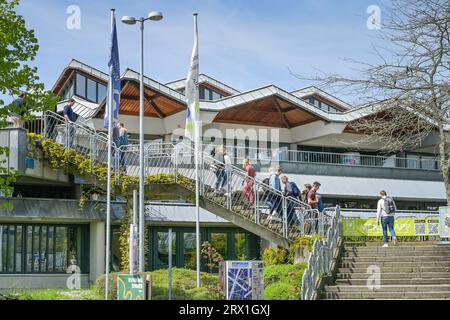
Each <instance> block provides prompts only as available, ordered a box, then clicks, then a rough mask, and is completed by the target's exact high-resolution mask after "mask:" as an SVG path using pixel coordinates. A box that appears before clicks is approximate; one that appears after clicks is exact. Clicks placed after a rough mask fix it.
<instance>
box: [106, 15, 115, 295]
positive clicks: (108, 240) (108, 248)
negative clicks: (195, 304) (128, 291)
mask: <svg viewBox="0 0 450 320" xmlns="http://www.w3.org/2000/svg"><path fill="white" fill-rule="evenodd" d="M114 18H115V9H111V34H112V33H113V32H114ZM110 68H111V67H110ZM110 73H111V72H110ZM109 82H110V83H109V87H108V90H109V97H108V98H109V99H108V100H109V103H108V104H107V106H106V107H107V108H108V179H107V187H106V261H105V268H106V271H105V273H106V279H105V281H106V282H105V300H108V294H109V265H110V257H109V254H110V251H111V235H110V229H111V165H112V159H111V158H112V152H111V146H112V130H111V127H112V113H113V108H112V106H113V100H114V88H113V87H114V86H113V79H111V76H110V79H109Z"/></svg>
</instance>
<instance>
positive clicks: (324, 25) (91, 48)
mask: <svg viewBox="0 0 450 320" xmlns="http://www.w3.org/2000/svg"><path fill="white" fill-rule="evenodd" d="M70 5H78V6H79V7H80V9H81V29H80V30H69V29H68V28H67V27H66V20H67V18H68V17H69V14H67V13H66V10H67V7H68V6H70ZM369 5H380V6H382V5H383V1H382V0H378V1H377V0H342V1H337V0H296V1H286V0H279V1H273V0H272V1H266V0H241V1H239V0H221V1H218V0H183V1H181V0H178V1H174V0H165V1H161V0H154V1H143V0H128V1H106V0H96V1H93V0H90V1H85V0H71V1H66V0H58V1H56V0H53V1H50V0H22V2H21V4H20V6H19V8H18V11H19V13H20V14H22V15H23V16H24V18H25V20H26V22H27V26H28V27H29V28H33V29H34V30H35V32H36V35H37V37H38V39H39V44H40V51H39V54H38V57H37V60H36V61H35V65H37V66H38V67H39V75H40V77H41V80H42V81H43V82H44V83H45V84H46V86H47V87H48V88H51V87H52V85H53V84H54V82H55V81H56V79H57V77H58V76H59V74H60V72H61V71H62V69H63V68H64V66H66V65H67V64H68V63H69V61H70V60H71V59H72V58H75V59H78V60H81V61H83V62H85V63H87V64H89V65H92V66H93V67H96V68H98V69H100V70H102V71H106V70H107V58H108V48H109V39H110V36H109V32H110V20H109V19H110V11H109V9H111V8H115V9H116V12H117V17H118V38H119V47H120V58H121V69H122V71H123V70H125V68H127V67H129V68H132V69H135V70H139V30H138V27H137V25H136V26H127V25H124V24H122V23H120V17H121V16H122V15H133V16H145V15H146V14H147V13H148V12H149V11H151V10H159V11H162V12H163V14H164V19H163V20H162V21H160V22H150V21H148V22H147V23H146V32H145V42H146V45H145V74H146V75H147V76H150V77H152V78H154V79H155V80H158V81H161V82H168V81H171V80H177V79H180V78H183V77H185V76H186V74H187V71H188V64H189V60H190V54H191V50H192V44H193V17H192V13H194V12H198V14H199V18H198V19H199V37H200V72H201V73H206V74H208V75H210V76H212V77H214V78H217V79H219V80H221V81H223V82H225V83H227V84H229V85H231V86H233V87H235V88H236V89H238V90H241V91H245V90H251V89H254V88H257V87H261V86H264V85H267V84H275V85H277V86H280V87H281V88H284V89H286V90H289V91H291V90H295V89H297V88H300V87H303V86H305V85H307V84H308V83H305V82H304V81H302V80H299V79H298V78H296V77H294V76H293V75H292V74H291V73H290V71H289V70H292V72H294V73H300V74H303V75H306V76H312V75H314V74H315V72H316V70H317V69H319V70H323V71H326V72H336V73H342V74H351V73H352V72H354V71H353V70H352V68H351V65H350V64H348V63H345V62H343V58H353V59H357V60H362V61H373V60H374V59H375V58H374V56H373V55H372V54H371V52H372V44H373V42H374V41H375V40H374V37H375V36H376V33H377V32H378V31H376V30H369V29H368V28H367V27H366V19H367V17H368V16H369V15H368V14H367V13H366V10H367V7H368V6H369Z"/></svg>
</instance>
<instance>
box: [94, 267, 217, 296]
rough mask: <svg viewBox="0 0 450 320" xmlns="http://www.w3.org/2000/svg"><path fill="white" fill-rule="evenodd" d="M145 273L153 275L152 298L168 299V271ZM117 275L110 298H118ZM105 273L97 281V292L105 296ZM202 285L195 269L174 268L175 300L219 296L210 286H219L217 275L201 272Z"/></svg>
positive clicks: (111, 288) (111, 284) (114, 274)
mask: <svg viewBox="0 0 450 320" xmlns="http://www.w3.org/2000/svg"><path fill="white" fill-rule="evenodd" d="M143 274H144V275H147V274H151V275H152V299H153V300H167V297H168V283H169V282H168V273H167V270H164V269H161V270H156V271H153V272H145V273H143ZM117 275H118V273H111V274H110V277H109V279H110V286H109V287H110V293H109V298H110V299H112V300H114V299H117ZM105 278H106V277H105V275H101V276H100V277H98V278H97V281H96V285H95V288H96V294H97V295H99V296H102V297H104V296H105ZM201 283H202V287H200V288H197V285H196V272H195V271H194V270H188V269H180V268H173V269H172V298H173V299H174V300H214V299H216V298H217V296H215V293H214V292H212V291H211V289H210V288H212V287H215V286H217V283H218V278H217V275H212V274H209V273H203V272H202V273H201Z"/></svg>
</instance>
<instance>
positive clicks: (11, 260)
mask: <svg viewBox="0 0 450 320" xmlns="http://www.w3.org/2000/svg"><path fill="white" fill-rule="evenodd" d="M85 230H86V228H84V227H82V226H48V225H40V224H34V225H14V224H4V225H2V224H0V273H52V272H58V273H64V272H66V270H67V267H68V266H69V263H74V264H76V265H78V266H79V267H80V268H81V269H82V270H86V268H87V267H86V265H87V262H86V261H87V258H86V255H87V252H85V251H84V250H82V246H83V245H84V242H82V239H83V235H84V234H85V233H86V232H85ZM23 261H24V262H25V264H24V263H23Z"/></svg>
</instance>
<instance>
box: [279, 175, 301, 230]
mask: <svg viewBox="0 0 450 320" xmlns="http://www.w3.org/2000/svg"><path fill="white" fill-rule="evenodd" d="M281 182H282V183H283V184H284V192H283V195H284V196H285V197H286V198H289V197H292V198H294V199H298V197H299V196H300V189H299V188H298V187H297V184H296V183H295V182H293V181H289V178H288V177H287V176H283V177H281ZM287 201H288V203H287V208H286V210H287V222H288V223H297V222H298V221H297V220H298V219H297V217H296V216H295V205H294V202H292V201H289V200H287Z"/></svg>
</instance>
